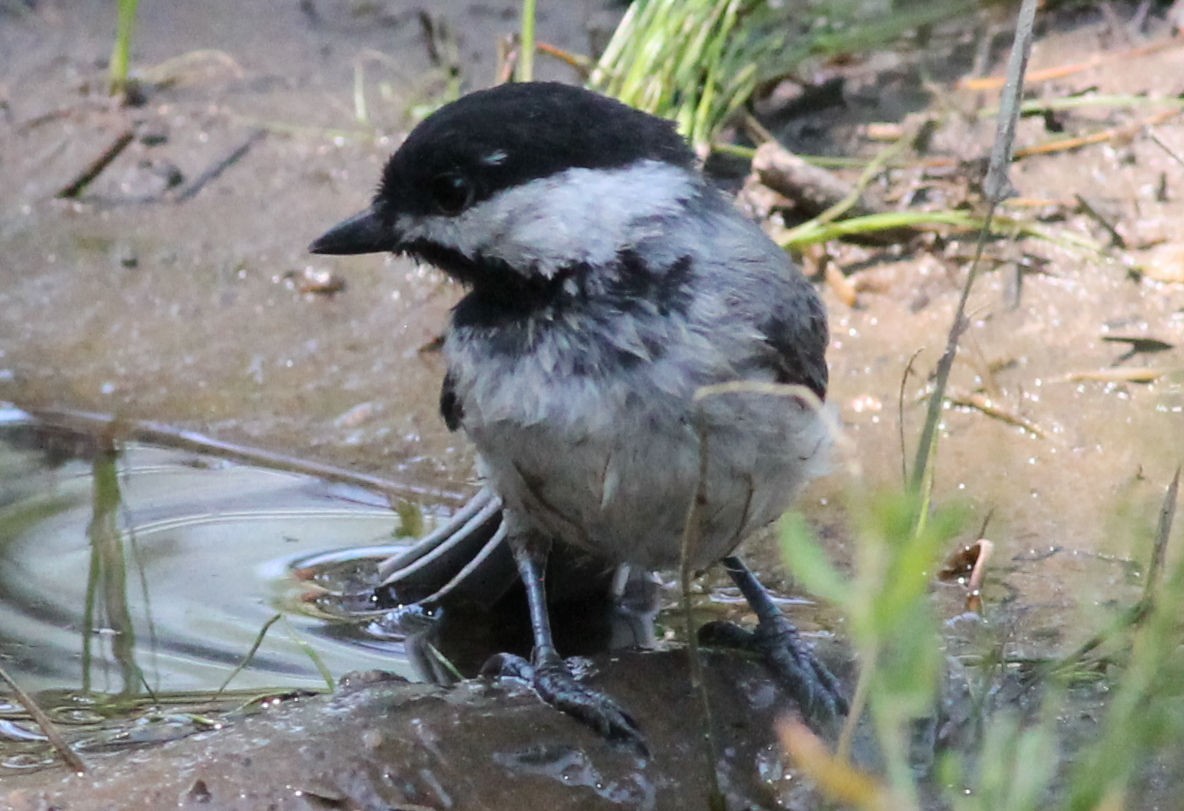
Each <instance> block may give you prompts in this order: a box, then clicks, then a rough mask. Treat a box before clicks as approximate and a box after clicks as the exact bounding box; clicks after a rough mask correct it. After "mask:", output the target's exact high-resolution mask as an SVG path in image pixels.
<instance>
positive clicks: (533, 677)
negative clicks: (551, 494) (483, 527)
mask: <svg viewBox="0 0 1184 811" xmlns="http://www.w3.org/2000/svg"><path fill="white" fill-rule="evenodd" d="M508 540H509V543H510V547H511V549H512V550H513V552H514V561H515V562H516V563H517V565H518V574H519V575H520V576H521V578H522V584H523V585H524V586H525V587H526V601H527V603H528V605H529V608H530V627H531V631H532V632H533V635H534V651H533V653H532V655H531V661H530V662H529V663H528V662H527V661H526V660H525V659H523V658H522V657H520V656H514V655H512V654H504V653H503V654H499V655H497V656H494V657H493V658H492V659H490V660H489V661H488V662H486V664H485V667H484V668H483V669H482V673H483V674H485V675H501V676H509V677H512V678H519V679H523V680H524V681H528V682H530V684H531V686H533V687H534V690H535V692H536V693H538V695H539V697H540V698H541V699H542V700H543V701H545V702H546V703H548V704H550V705H551V706H552V707H555V708H556V709H559V710H562V711H563V712H565V713H567V714H568V715H571V716H573V717H575V718H577V719H578V720H580V721H582V722H583V723H585V724H587V725H588V726H590V727H592V728H593V729H595V730H596V731H597V732H599V733H600V734H601V735H603V736H604V737H605V738H608V739H609V740H611V741H619V742H622V743H627V744H629V745H631V746H633V747H635V748H637V749H639V750H640V751H642V752H644V751H645V742H644V739H643V738H642V735H641V731H640V730H639V729H638V727H637V723H636V722H635V721H634V720H633V718H632V717H631V716H630V715H629V714H628V713H627V712H625V711H624V710H622V709H621V708H620V707H619V706H618V705H617V703H616V702H615V701H613V700H612V699H611V698H609V697H608V696H607V695H605V694H604V693H601V692H598V691H596V690H592V689H591V688H588V687H585V686H584V685H582V684H580V683H579V682H577V681H576V679H575V677H574V676H572V674H571V670H569V669H568V667H567V663H566V662H564V661H563V659H562V658H561V657H560V656H559V652H558V651H557V650H556V649H555V642H554V640H553V639H552V637H551V619H550V616H549V615H548V613H547V595H546V589H545V586H544V573H545V572H546V568H547V554H548V552H549V551H550V542H542V541H540V540H539V539H538V538H536V537H521V536H516V537H511V538H509V539H508Z"/></svg>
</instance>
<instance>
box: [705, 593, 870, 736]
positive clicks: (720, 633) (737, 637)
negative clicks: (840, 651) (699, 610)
mask: <svg viewBox="0 0 1184 811" xmlns="http://www.w3.org/2000/svg"><path fill="white" fill-rule="evenodd" d="M699 641H700V642H701V643H703V644H704V645H714V646H719V647H728V648H739V649H741V650H750V651H753V652H756V653H759V654H760V655H761V656H762V657H763V658H764V660H765V663H766V664H767V665H768V667H769V668H770V669H771V670H772V671H773V672H774V673H775V674H776V675H777V676H778V678H779V680H780V681H781V683H782V684H783V685H784V687H785V688H786V689H787V690H788V691H789V694H790V697H791V698H793V700H794V701H795V702H797V704H798V706H799V707H801V709H802V712H803V713H804V714H805V715H806V716H807V717H808V718H813V719H816V720H818V721H822V722H828V721H831V720H832V719H835V718H838V717H840V716H844V715H846V714H847V711H848V709H849V705H848V703H847V697H846V696H845V695H843V688H842V685H840V684H839V680H838V679H837V678H835V676H834V674H832V673H831V672H830V670H829V669H828V668H827V667H826V665H824V664H823V663H822V661H821V660H819V659H818V657H817V656H815V654H814V651H813V649H812V648H811V647H810V646H809V645H808V644H807V643H806V642H805V641H804V640H803V639H802V638H801V636H800V635H799V634H798V632H797V629H796V628H794V627H793V625H792V624H791V623H790V621H789V620H787V619H785V618H784V617H778V618H777V621H770V622H762V623H761V624H760V625H758V626H757V629H756V630H755V631H749V630H746V629H744V628H741V627H740V626H739V625H736V624H734V623H731V622H710V623H707V624H706V625H704V626H703V627H702V628H700V629H699Z"/></svg>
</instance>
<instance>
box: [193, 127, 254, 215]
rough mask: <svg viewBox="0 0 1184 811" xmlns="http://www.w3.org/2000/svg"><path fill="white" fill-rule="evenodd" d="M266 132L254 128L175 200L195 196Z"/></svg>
mask: <svg viewBox="0 0 1184 811" xmlns="http://www.w3.org/2000/svg"><path fill="white" fill-rule="evenodd" d="M266 134H267V130H265V129H256V130H252V131H251V134H250V135H248V136H247V137H246V139H245V140H244V141H243V142H242V143H241V144H239V145H238V146H237V147H235V149H234V151H232V152H231V153H230V154H229V155H227V156H226V157H225V158H223V159H222V160H220V161H218V162H217V163H215V164H214V165H213V166H211V167H209V168H208V169H206V170H205V171H204V172H202V173H201V174H200V175H198V176H197V177H196V178H195V179H194V181H193V182H192V183H190V184H189V185H188V186H186V187H185V188H184V189H183V190H182V191H180V192H179V193H178V194H177V196H176V198H174V202H177V203H183V202H185V201H186V200H190V199H192V198H193V197H195V196H196V195H197V193H198V192H199V191H201V190H202V189H203V188H205V187H206V185H207V184H209V183H210V182H211V181H213V180H215V179H217V177H218V176H219V175H221V174H222V173H223V172H225V171H226V170H227V169H229V168H230V167H231V166H233V165H234V164H236V163H238V162H239V161H240V160H242V157H243V155H246V154H247V152H248V151H250V149H251V147H252V146H254V145H255V142H256V141H258V140H260V139H261V138H262V137H263V136H264V135H266Z"/></svg>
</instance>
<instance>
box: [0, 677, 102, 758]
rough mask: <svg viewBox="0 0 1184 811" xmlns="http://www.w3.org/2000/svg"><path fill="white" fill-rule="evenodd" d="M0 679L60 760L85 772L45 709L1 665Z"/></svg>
mask: <svg viewBox="0 0 1184 811" xmlns="http://www.w3.org/2000/svg"><path fill="white" fill-rule="evenodd" d="M0 679H3V680H4V682H5V683H6V684H8V686H9V687H10V688H11V689H12V694H13V695H14V696H15V697H16V700H17V701H19V702H20V703H21V706H22V707H24V708H25V710H27V711H28V713H29V715H31V716H33V720H34V721H36V722H37V726H39V727H41V731H42V732H44V733H45V737H46V738H48V739H49V742H50V744H52V745H53V748H54V749H56V750H57V753H58V754H59V755H61V756H62V760H64V761H66V765H67V766H69V767H70V768H71V769H73V770H74V771H75V772H77V773H78V774H82V773H84V772H86V764H85V763H83V762H82V758H80V757H79V756H78V753H77V752H75V751H74V750H73V749H71V748H70V744H68V743H67V742H66V739H65V738H63V737H62V733H60V732H58V728H57V726H56V725H55V724H54V722H53V721H52V720H51V719H50V717H49V716H48V715H47V714H46V713H45V710H43V709H41V707H40V706H38V704H37V702H36V701H35V700H34V699H33V697H32V696H31V695H29V694H28V693H26V692H25V691H24V690H22V689H21V686H20V685H19V684H17V683H16V682H15V681H14V680H13V678H12V676H10V675H8V671H7V670H5V669H4V668H3V667H0Z"/></svg>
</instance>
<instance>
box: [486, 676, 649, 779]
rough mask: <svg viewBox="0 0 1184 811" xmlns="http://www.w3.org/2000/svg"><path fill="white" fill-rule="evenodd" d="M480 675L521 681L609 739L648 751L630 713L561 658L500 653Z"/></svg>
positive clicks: (546, 701) (547, 700)
mask: <svg viewBox="0 0 1184 811" xmlns="http://www.w3.org/2000/svg"><path fill="white" fill-rule="evenodd" d="M481 675H483V676H487V677H501V678H513V679H519V680H521V681H524V682H526V683H527V684H529V685H530V686H531V687H533V688H534V691H535V693H537V694H538V696H539V698H541V699H542V700H543V701H544V702H545V703H547V704H550V705H551V706H552V707H554V708H555V709H557V710H560V711H562V712H565V713H567V714H568V715H570V716H572V717H573V718H575V719H577V720H579V721H580V722H581V723H583V724H585V725H587V726H589V727H591V728H592V729H594V730H595V731H596V732H597V733H599V734H600V735H601V736H602V737H603V738H605V739H607V740H608V741H610V742H612V743H616V744H622V745H624V746H625V747H627V748H629V749H632V750H634V751H635V752H637V753H638V754H640V755H642V756H643V757H644V756H647V755H648V754H649V751H648V749H647V747H646V744H645V738H644V736H643V735H642V734H641V730H640V728H639V727H638V726H637V722H636V721H634V720H633V716H631V715H630V714H629V713H627V712H625V710H623V709H621V707H620V705H618V704H617V702H615V701H614V700H613V699H611V698H610V697H608V696H607V695H605V694H604V693H602V692H600V691H598V690H593V689H592V688H590V687H586V686H585V685H583V684H580V683H579V682H578V681H576V678H575V676H573V675H572V673H571V670H570V669H568V666H567V664H566V663H564V661H563V660H562V659H558V658H556V659H554V660H552V661H547V662H543V663H541V664H538V665H532V664H531V663H530V662H528V661H526V660H525V659H523V658H522V657H521V656H514V655H513V654H508V653H500V654H497V655H496V656H493V657H492V658H491V659H489V661H487V662H486V663H485V666H484V667H483V668H481Z"/></svg>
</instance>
